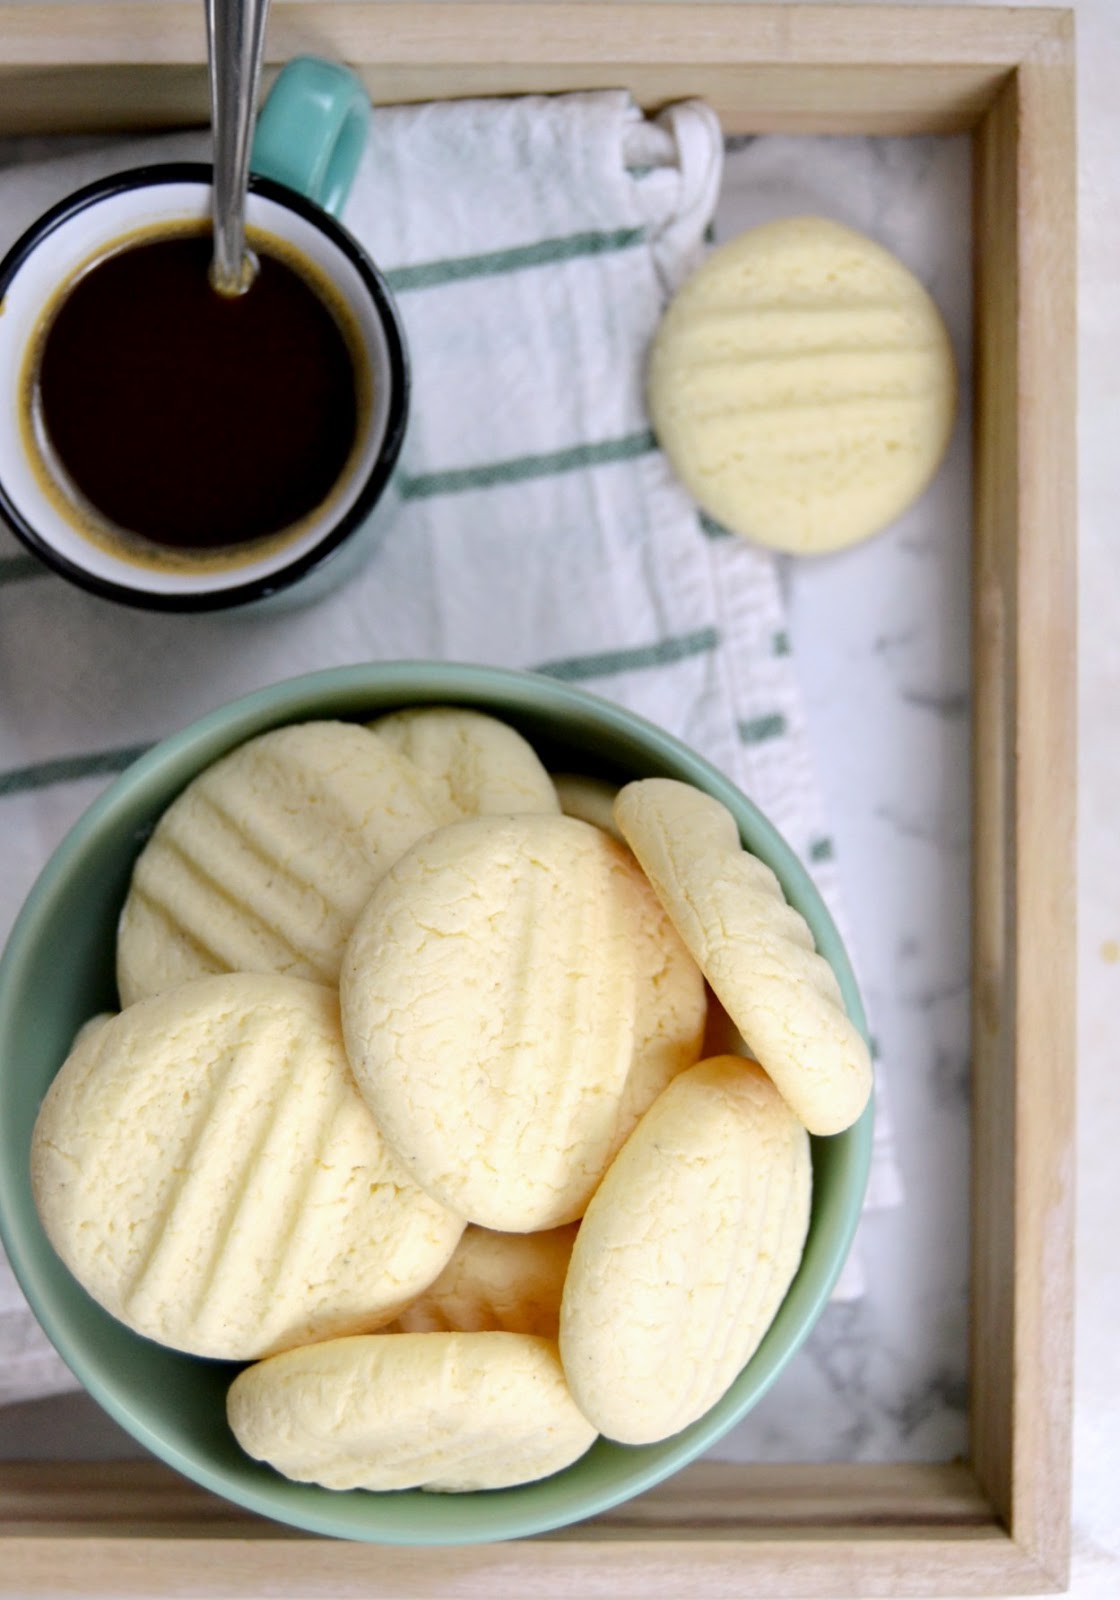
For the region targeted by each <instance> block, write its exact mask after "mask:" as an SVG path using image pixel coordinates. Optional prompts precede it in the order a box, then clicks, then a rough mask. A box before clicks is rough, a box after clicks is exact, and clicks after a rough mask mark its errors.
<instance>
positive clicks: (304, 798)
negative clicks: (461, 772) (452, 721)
mask: <svg viewBox="0 0 1120 1600" xmlns="http://www.w3.org/2000/svg"><path fill="white" fill-rule="evenodd" d="M458 815H459V813H458V811H457V810H455V809H454V808H453V807H449V805H448V803H447V800H446V797H445V796H444V795H443V794H442V793H441V791H440V789H439V786H438V785H435V784H433V783H432V782H431V780H429V779H428V777H427V776H426V775H425V774H424V773H422V772H421V771H420V770H419V769H418V768H416V767H414V766H413V765H412V764H411V762H409V761H407V760H406V759H405V758H404V757H402V756H400V755H399V754H398V753H397V752H396V751H395V750H394V749H393V748H392V747H391V746H390V745H389V744H387V743H385V742H384V741H383V740H380V739H378V738H376V737H375V736H374V735H373V734H371V733H370V732H369V731H368V730H367V729H365V728H361V727H357V726H355V725H354V724H351V723H345V722H305V723H301V724H297V725H295V726H293V727H288V728H277V729H274V730H273V731H272V732H271V733H265V734H261V735H260V737H259V738H256V739H250V740H249V741H248V743H247V744H243V745H241V746H240V747H239V748H238V749H236V750H234V751H232V752H231V753H230V754H229V755H227V756H224V757H223V758H222V759H221V760H220V761H217V762H215V763H214V765H213V766H211V767H208V768H207V769H206V771H205V772H203V773H201V774H200V775H199V776H198V777H197V778H195V780H194V781H193V783H191V784H189V785H188V786H187V788H186V789H185V790H184V791H183V793H182V794H181V795H179V797H178V799H176V800H175V801H173V802H172V804H171V805H170V806H169V807H168V809H167V810H166V811H165V812H164V814H163V816H162V817H161V818H160V821H159V823H158V824H157V826H156V829H155V832H154V833H153V835H152V837H151V839H150V840H149V841H148V843H147V844H146V845H145V847H144V849H143V850H142V851H141V853H140V856H139V859H138V860H137V862H136V866H135V869H134V871H133V874H132V882H131V885H130V887H129V891H128V897H127V899H126V900H125V904H124V909H123V911H122V913H121V919H120V927H119V931H118V937H117V983H118V987H119V989H120V994H121V1004H122V1005H126V1006H127V1005H131V1004H132V1003H133V1002H134V1001H136V1000H141V999H143V998H145V996H147V995H150V994H159V993H161V992H162V991H163V990H165V989H172V988H174V987H175V985H176V984H179V983H186V982H188V981H189V980H190V979H192V978H200V977H204V976H207V975H209V974H212V973H218V972H275V973H281V974H283V975H285V976H287V977H291V978H307V979H309V980H311V981H314V982H317V983H336V982H337V981H338V968H339V963H340V961H341V959H342V951H343V948H344V946H345V944H346V940H347V939H348V938H349V936H350V931H351V929H352V928H353V926H354V923H355V921H356V920H357V916H358V913H359V911H361V909H362V907H363V906H364V905H365V902H366V901H367V900H368V898H369V896H370V893H371V891H372V890H373V887H374V885H375V884H376V883H377V882H378V880H379V879H380V878H381V877H383V876H384V874H385V873H386V872H387V871H388V869H389V868H390V867H391V866H392V865H393V863H394V862H395V861H396V860H397V859H398V858H399V857H400V856H402V855H403V854H404V852H405V851H406V850H407V849H408V847H409V846H410V845H411V844H414V843H415V841H416V840H417V839H419V838H420V837H421V836H422V835H423V834H425V833H430V832H431V830H432V829H433V828H435V827H438V826H440V824H441V823H444V822H448V821H451V820H452V819H453V818H454V817H457V816H458Z"/></svg>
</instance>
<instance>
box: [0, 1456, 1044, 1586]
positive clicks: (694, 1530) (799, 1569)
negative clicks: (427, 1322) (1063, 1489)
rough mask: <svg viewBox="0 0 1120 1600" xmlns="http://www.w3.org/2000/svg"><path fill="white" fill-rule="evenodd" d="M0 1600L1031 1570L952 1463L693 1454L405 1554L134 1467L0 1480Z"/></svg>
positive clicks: (960, 1575)
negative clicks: (667, 1467) (629, 1495)
mask: <svg viewBox="0 0 1120 1600" xmlns="http://www.w3.org/2000/svg"><path fill="white" fill-rule="evenodd" d="M0 1525H3V1526H4V1527H5V1530H6V1536H5V1537H4V1539H3V1540H2V1541H0V1558H2V1564H0V1592H3V1593H9V1594H16V1595H19V1596H21V1597H31V1596H37V1595H50V1594H57V1593H61V1592H65V1593H66V1594H68V1595H79V1594H90V1595H94V1594H98V1595H100V1594H105V1595H108V1594H111V1595H113V1596H115V1597H116V1596H120V1597H122V1600H123V1597H125V1596H132V1595H135V1596H143V1597H148V1596H150V1595H151V1592H152V1574H153V1572H155V1571H157V1570H158V1572H159V1575H160V1577H159V1582H160V1593H161V1595H168V1596H179V1595H182V1596H196V1595H197V1596H219V1595H220V1596H230V1597H232V1596H258V1595H265V1594H267V1595H269V1596H276V1597H282V1596H292V1597H296V1596H300V1597H303V1596H312V1595H314V1596H351V1595H354V1596H356V1595H362V1596H368V1597H370V1600H375V1597H377V1600H380V1597H389V1596H393V1597H396V1596H401V1595H408V1596H417V1597H429V1596H430V1597H436V1596H438V1597H440V1600H444V1597H447V1600H454V1597H460V1596H461V1597H463V1600H488V1597H491V1596H492V1597H494V1600H523V1597H524V1596H525V1595H527V1594H539V1595H541V1596H543V1597H547V1600H551V1597H560V1596H571V1597H573V1600H574V1597H577V1596H587V1597H589V1600H599V1597H602V1600H608V1597H609V1600H623V1597H626V1596H630V1595H635V1596H636V1595H642V1596H650V1597H651V1600H691V1597H701V1596H703V1597H717V1596H728V1597H731V1596H734V1597H735V1600H740V1597H741V1596H742V1595H743V1594H744V1593H745V1592H747V1590H748V1588H749V1592H750V1593H751V1594H752V1595H754V1596H758V1597H760V1600H764V1597H767V1596H775V1597H777V1596H792V1595H801V1596H807V1597H808V1596H819V1597H822V1600H823V1597H829V1600H844V1597H852V1600H856V1597H867V1600H872V1597H876V1596H899V1595H902V1594H908V1595H937V1594H944V1593H945V1592H946V1590H947V1588H948V1589H951V1591H952V1592H953V1593H955V1594H957V1595H962V1596H963V1595H986V1594H995V1593H1000V1592H1003V1593H1008V1592H1015V1593H1023V1594H1026V1593H1031V1592H1034V1590H1035V1589H1036V1588H1037V1579H1038V1571H1037V1568H1035V1567H1034V1566H1033V1565H1032V1564H1031V1563H1030V1562H1028V1561H1027V1560H1025V1559H1024V1557H1023V1555H1022V1552H1021V1551H1019V1550H1018V1548H1017V1547H1016V1546H1015V1545H1014V1543H1013V1542H1012V1541H1011V1540H1010V1539H1009V1538H1008V1537H1007V1535H1006V1534H1005V1532H1004V1531H1003V1530H1002V1529H1001V1528H1000V1527H999V1526H998V1524H997V1523H996V1521H995V1519H994V1518H993V1516H992V1513H991V1509H990V1507H989V1505H988V1503H987V1500H986V1499H985V1497H984V1495H983V1494H982V1493H981V1492H980V1490H979V1488H978V1486H977V1484H976V1480H975V1478H974V1477H973V1475H972V1473H971V1472H970V1470H969V1469H968V1468H967V1467H965V1466H962V1465H961V1464H959V1463H945V1464H940V1465H914V1464H903V1465H887V1466H853V1465H846V1464H842V1463H837V1464H834V1465H825V1466H790V1467H769V1466H733V1465H728V1464H720V1463H716V1462H697V1463H695V1464H694V1465H693V1466H691V1467H688V1468H686V1469H685V1470H684V1471H683V1472H680V1473H678V1474H677V1475H676V1476H675V1477H674V1478H672V1479H670V1480H669V1481H668V1482H666V1483H663V1484H660V1485H658V1486H657V1487H656V1488H654V1489H652V1490H650V1491H649V1492H648V1493H647V1494H645V1495H642V1496H641V1497H639V1498H638V1499H636V1500H633V1501H631V1502H629V1503H628V1504H626V1505H624V1506H620V1507H618V1508H617V1509H616V1510H615V1511H613V1512H609V1513H607V1514H606V1515H604V1516H602V1517H597V1518H595V1519H593V1520H592V1521H590V1522H586V1523H582V1524H580V1525H579V1526H577V1527H574V1528H569V1529H565V1530H562V1531H560V1532H557V1533H554V1534H547V1535H542V1536H541V1537H539V1538H536V1539H528V1540H524V1541H521V1542H520V1543H516V1544H502V1545H492V1546H482V1547H478V1548H476V1549H458V1550H454V1551H445V1550H408V1549H393V1548H387V1547H384V1546H363V1545H356V1544H345V1543H341V1542H339V1541H334V1540H320V1539H315V1538H312V1537H310V1536H308V1535H305V1534H300V1533H296V1532H294V1531H293V1530H291V1529H285V1528H280V1527H277V1526H275V1525H274V1524H271V1523H268V1522H265V1521H263V1520H262V1519H260V1518H257V1517H254V1516H251V1515H250V1514H249V1513H247V1512H243V1511H240V1510H239V1509H238V1508H237V1507H235V1506H232V1505H230V1504H228V1503H227V1502H225V1501H222V1500H219V1499H217V1498H215V1497H214V1496H211V1495H208V1494H207V1493H205V1491H203V1490H201V1489H199V1488H197V1487H196V1486H194V1485H193V1484H190V1483H187V1482H186V1481H185V1480H184V1479H182V1478H180V1477H178V1476H177V1474H175V1473H173V1472H171V1471H170V1470H168V1469H167V1468H165V1467H161V1466H159V1465H157V1464H153V1463H150V1462H141V1461H133V1462H119V1463H108V1464H106V1463H95V1462H89V1463H53V1462H36V1463H23V1464H13V1465H10V1466H6V1467H2V1468H0Z"/></svg>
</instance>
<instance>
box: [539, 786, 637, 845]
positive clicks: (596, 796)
mask: <svg viewBox="0 0 1120 1600" xmlns="http://www.w3.org/2000/svg"><path fill="white" fill-rule="evenodd" d="M552 781H553V783H554V784H555V786H556V797H557V799H558V800H559V801H560V809H561V811H562V812H563V813H564V815H565V816H566V817H578V818H579V820H580V822H590V824H591V826H592V827H593V828H602V830H603V832H604V833H609V834H610V836H611V838H612V839H618V840H619V842H620V843H621V841H622V835H621V834H620V833H619V831H618V825H617V823H616V822H615V820H614V797H615V795H616V794H617V793H618V784H617V783H608V782H607V781H606V779H605V778H589V777H586V776H585V775H584V774H583V773H580V772H554V773H553V774H552Z"/></svg>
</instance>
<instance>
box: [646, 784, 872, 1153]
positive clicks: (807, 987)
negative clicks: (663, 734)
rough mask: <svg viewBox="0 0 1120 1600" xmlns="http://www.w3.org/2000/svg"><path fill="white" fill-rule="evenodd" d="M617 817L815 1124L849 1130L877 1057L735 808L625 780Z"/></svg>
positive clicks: (681, 788) (689, 940) (674, 914)
mask: <svg viewBox="0 0 1120 1600" xmlns="http://www.w3.org/2000/svg"><path fill="white" fill-rule="evenodd" d="M615 817H616V819H617V821H618V825H619V827H620V828H621V830H622V833H623V835H624V836H625V838H626V840H627V842H628V844H629V845H630V848H631V849H632V850H633V852H634V854H635V855H636V856H637V858H638V860H639V862H640V863H641V865H642V869H643V871H644V872H645V874H646V876H647V877H648V878H649V881H650V883H651V884H652V885H653V887H654V889H655V891H656V893H657V897H658V899H659V900H660V901H661V903H662V905H663V906H664V907H665V909H666V911H667V912H668V914H669V917H670V918H671V920H672V922H673V925H674V927H675V928H676V929H677V931H678V932H679V934H680V935H681V938H682V939H683V940H684V942H685V945H686V946H687V948H688V949H689V951H690V952H691V954H692V956H693V958H694V959H695V960H696V962H697V964H698V965H699V967H700V969H701V970H702V972H703V973H704V976H705V977H706V978H707V980H708V982H709V983H710V984H711V986H712V989H713V990H714V991H715V994H716V995H717V997H718V998H719V1000H720V1001H721V1002H722V1004H723V1006H724V1008H725V1009H726V1011H727V1014H728V1016H729V1017H730V1018H731V1020H732V1022H733V1023H734V1024H735V1026H736V1028H737V1029H738V1030H739V1032H740V1033H741V1035H742V1036H743V1039H744V1040H745V1041H746V1044H747V1046H748V1048H749V1050H750V1052H751V1054H752V1055H753V1056H754V1057H755V1058H756V1059H757V1060H758V1061H759V1062H761V1064H762V1066H763V1067H764V1068H765V1069H766V1071H767V1072H768V1073H769V1074H770V1076H771V1077H772V1078H773V1080H774V1082H775V1084H776V1085H777V1087H778V1090H779V1092H780V1093H781V1094H782V1096H783V1097H784V1098H785V1100H786V1102H787V1104H788V1105H789V1106H790V1107H791V1109H792V1110H793V1111H794V1113H795V1114H796V1115H797V1116H798V1117H800V1119H801V1121H802V1122H803V1123H804V1124H805V1126H806V1128H808V1130H809V1132H810V1133H816V1134H830V1133H840V1132H842V1131H843V1130H844V1129H845V1128H848V1127H850V1126H851V1124H852V1123H853V1122H855V1121H856V1119H857V1118H858V1117H859V1116H860V1114H861V1113H862V1111H863V1109H864V1107H865V1106H866V1104H867V1102H868V1099H869V1097H870V1094H871V1059H870V1056H869V1054H868V1050H867V1045H866V1044H865V1043H864V1040H863V1038H862V1037H861V1035H860V1033H859V1030H858V1029H857V1028H856V1027H855V1025H854V1023H853V1022H852V1021H851V1020H850V1019H849V1017H848V1015H847V1012H846V1011H845V1010H844V1001H843V997H842V995H841V993H840V985H839V984H838V983H837V981H836V976H835V974H834V973H833V971H832V968H831V967H830V966H829V964H828V962H827V961H825V959H824V958H823V956H820V955H818V953H817V951H816V948H815V946H814V943H813V935H812V933H811V932H810V930H809V925H808V923H807V922H806V921H805V919H804V917H802V916H801V915H800V913H799V912H797V911H795V910H794V909H793V907H792V906H791V905H789V904H788V902H787V901H786V898H785V896H784V895H783V893H782V889H781V885H780V884H779V882H778V880H777V878H776V877H775V875H774V873H773V872H772V871H771V870H770V868H769V867H768V866H766V865H765V864H764V863H763V862H762V861H760V860H759V859H758V857H757V856H753V855H751V853H750V852H749V851H747V850H744V849H743V847H742V845H741V844H740V842H739V830H738V828H737V827H736V824H735V819H734V818H733V817H732V815H731V813H730V812H729V811H728V810H727V808H726V807H725V806H723V805H721V804H720V803H719V801H718V800H715V799H713V798H712V796H711V795H707V794H704V793H703V792H702V791H701V790H699V789H694V788H693V787H692V786H691V785H690V784H687V783H679V782H677V781H676V780H674V779H671V778H646V779H643V780H642V781H641V782H638V783H631V784H627V786H626V787H625V788H624V789H622V790H621V791H620V792H619V796H618V799H617V800H616V801H615Z"/></svg>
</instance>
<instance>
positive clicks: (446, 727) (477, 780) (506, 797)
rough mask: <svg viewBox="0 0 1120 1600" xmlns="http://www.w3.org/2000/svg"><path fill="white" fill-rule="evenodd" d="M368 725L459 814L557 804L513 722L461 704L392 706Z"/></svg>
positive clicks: (544, 808)
mask: <svg viewBox="0 0 1120 1600" xmlns="http://www.w3.org/2000/svg"><path fill="white" fill-rule="evenodd" d="M369 727H370V729H371V731H372V732H373V733H376V734H377V735H378V737H379V738H381V739H384V740H385V742H386V744H388V745H390V746H391V747H392V748H393V749H394V750H396V751H397V753H398V754H399V755H402V756H405V757H406V758H407V759H408V760H409V761H411V762H412V763H413V764H414V765H415V766H417V767H419V768H420V769H421V771H422V772H425V773H427V775H428V777H429V778H431V779H432V781H433V782H435V783H437V784H439V785H440V788H441V792H442V793H443V795H444V798H445V800H446V802H447V804H448V805H450V806H452V807H453V808H455V810H456V811H458V812H459V813H460V814H461V815H463V816H469V817H476V816H506V815H509V814H511V813H516V812H521V811H542V812H556V811H559V809H560V804H559V801H558V800H557V798H556V790H555V789H554V788H553V786H552V780H551V778H550V777H549V775H548V773H547V772H546V771H545V769H544V767H543V766H542V765H541V762H540V759H539V757H538V756H537V753H536V751H535V750H534V749H533V747H532V745H531V744H530V743H529V742H528V740H527V739H523V738H522V737H521V735H520V734H519V733H518V732H517V730H516V729H515V728H511V727H510V726H509V725H508V723H505V722H501V721H499V720H498V718H497V717H488V716H486V715H484V714H483V712H481V711H470V710H468V709H466V708H465V707H463V706H425V707H424V708H423V709H422V710H416V711H394V712H392V713H390V715H389V716H387V717H378V719H377V721H376V722H371V723H370V724H369Z"/></svg>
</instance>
